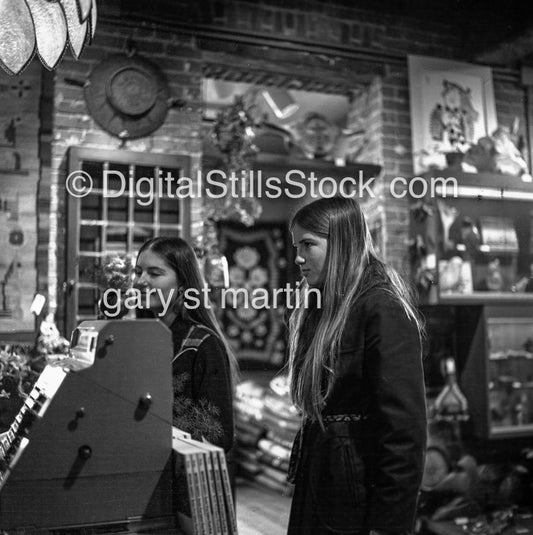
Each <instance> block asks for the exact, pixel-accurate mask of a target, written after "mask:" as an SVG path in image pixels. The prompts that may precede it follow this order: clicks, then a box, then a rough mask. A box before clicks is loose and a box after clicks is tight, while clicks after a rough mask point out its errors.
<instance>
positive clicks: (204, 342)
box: [170, 318, 234, 452]
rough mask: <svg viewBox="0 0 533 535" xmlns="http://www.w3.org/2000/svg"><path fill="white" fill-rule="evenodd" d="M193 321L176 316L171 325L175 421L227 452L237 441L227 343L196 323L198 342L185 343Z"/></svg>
mask: <svg viewBox="0 0 533 535" xmlns="http://www.w3.org/2000/svg"><path fill="white" fill-rule="evenodd" d="M193 325H194V324H193V323H192V322H189V321H184V320H183V319H179V318H178V319H176V320H175V321H174V323H172V325H171V326H170V330H171V331H172V340H173V344H174V359H173V362H172V377H173V386H174V405H173V424H174V425H175V426H176V427H178V428H180V429H182V430H183V431H186V432H188V433H190V434H191V435H192V437H193V438H195V439H197V440H202V438H205V439H206V440H207V441H209V442H211V443H212V444H215V445H216V446H220V447H221V448H223V449H224V451H226V452H228V451H229V450H230V449H231V447H232V446H233V442H234V425H233V405H232V402H233V397H232V386H231V370H230V365H229V360H228V356H227V354H226V350H225V348H224V345H223V344H222V342H221V341H220V340H219V338H218V336H216V335H215V334H213V333H212V332H211V331H209V330H207V329H206V328H205V327H200V326H196V328H195V329H194V332H193V333H192V334H193V338H194V339H195V340H196V342H195V343H190V344H186V346H188V345H192V346H196V347H189V348H187V347H186V346H185V347H182V346H183V344H184V341H185V339H186V338H187V335H188V334H189V332H190V330H191V327H193Z"/></svg>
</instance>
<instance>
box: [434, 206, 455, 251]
mask: <svg viewBox="0 0 533 535" xmlns="http://www.w3.org/2000/svg"><path fill="white" fill-rule="evenodd" d="M437 207H438V209H439V214H440V219H441V222H442V241H443V247H444V250H451V249H453V247H454V243H453V241H452V240H451V239H450V227H451V226H452V224H453V222H454V221H455V220H456V219H457V216H458V215H459V212H458V211H457V208H455V207H454V206H449V205H448V204H446V203H445V202H444V201H442V200H440V199H438V200H437Z"/></svg>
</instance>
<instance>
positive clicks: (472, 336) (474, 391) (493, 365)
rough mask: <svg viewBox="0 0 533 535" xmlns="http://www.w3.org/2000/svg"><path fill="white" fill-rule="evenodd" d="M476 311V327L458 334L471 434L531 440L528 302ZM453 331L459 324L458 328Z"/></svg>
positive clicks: (532, 353)
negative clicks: (464, 343)
mask: <svg viewBox="0 0 533 535" xmlns="http://www.w3.org/2000/svg"><path fill="white" fill-rule="evenodd" d="M460 308H477V309H478V312H477V315H478V319H477V322H476V323H477V324H476V325H475V326H474V325H473V324H471V325H468V329H467V330H468V331H469V332H463V333H462V334H461V336H462V338H463V339H468V340H469V343H468V344H467V345H465V346H464V349H463V351H464V356H463V358H464V369H463V372H462V374H461V377H460V380H459V383H460V385H461V387H462V389H463V392H464V394H465V395H466V397H467V399H468V401H469V405H470V408H469V410H470V414H471V418H472V431H473V433H474V434H475V435H476V436H478V437H481V438H486V439H498V438H512V437H519V436H528V435H532V436H533V304H519V303H516V304H512V305H511V304H508V305H505V304H501V305H487V306H478V307H460ZM457 327H458V329H461V328H462V327H463V326H462V325H461V324H458V326H457Z"/></svg>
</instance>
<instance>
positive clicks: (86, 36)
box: [0, 0, 96, 76]
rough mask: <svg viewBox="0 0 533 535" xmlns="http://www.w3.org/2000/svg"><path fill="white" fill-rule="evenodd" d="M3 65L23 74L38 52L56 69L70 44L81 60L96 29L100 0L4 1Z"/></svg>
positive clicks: (0, 3)
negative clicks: (97, 3) (97, 8)
mask: <svg viewBox="0 0 533 535" xmlns="http://www.w3.org/2000/svg"><path fill="white" fill-rule="evenodd" d="M0 21H1V22H0V66H1V67H2V68H3V69H4V70H5V71H6V72H7V74H9V75H11V76H13V75H17V74H21V73H22V71H24V69H25V68H26V67H27V66H28V64H29V63H30V61H31V60H32V59H33V57H34V55H35V54H36V53H37V55H38V56H39V59H40V60H41V62H42V64H43V65H44V66H45V67H46V68H47V69H48V70H53V69H55V68H56V66H57V64H58V63H59V61H60V60H61V58H62V57H63V54H64V52H65V48H66V46H67V43H68V45H69V46H70V50H71V52H72V55H73V56H74V57H75V58H76V59H78V58H79V56H80V54H81V52H82V50H83V48H84V46H85V44H87V43H88V42H89V43H90V41H91V40H92V38H93V37H94V31H95V28H96V0H0Z"/></svg>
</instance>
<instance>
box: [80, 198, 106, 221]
mask: <svg viewBox="0 0 533 535" xmlns="http://www.w3.org/2000/svg"><path fill="white" fill-rule="evenodd" d="M80 203H81V218H82V219H97V220H101V219H102V197H101V196H100V195H97V194H94V195H87V197H83V198H82V199H80Z"/></svg>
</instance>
